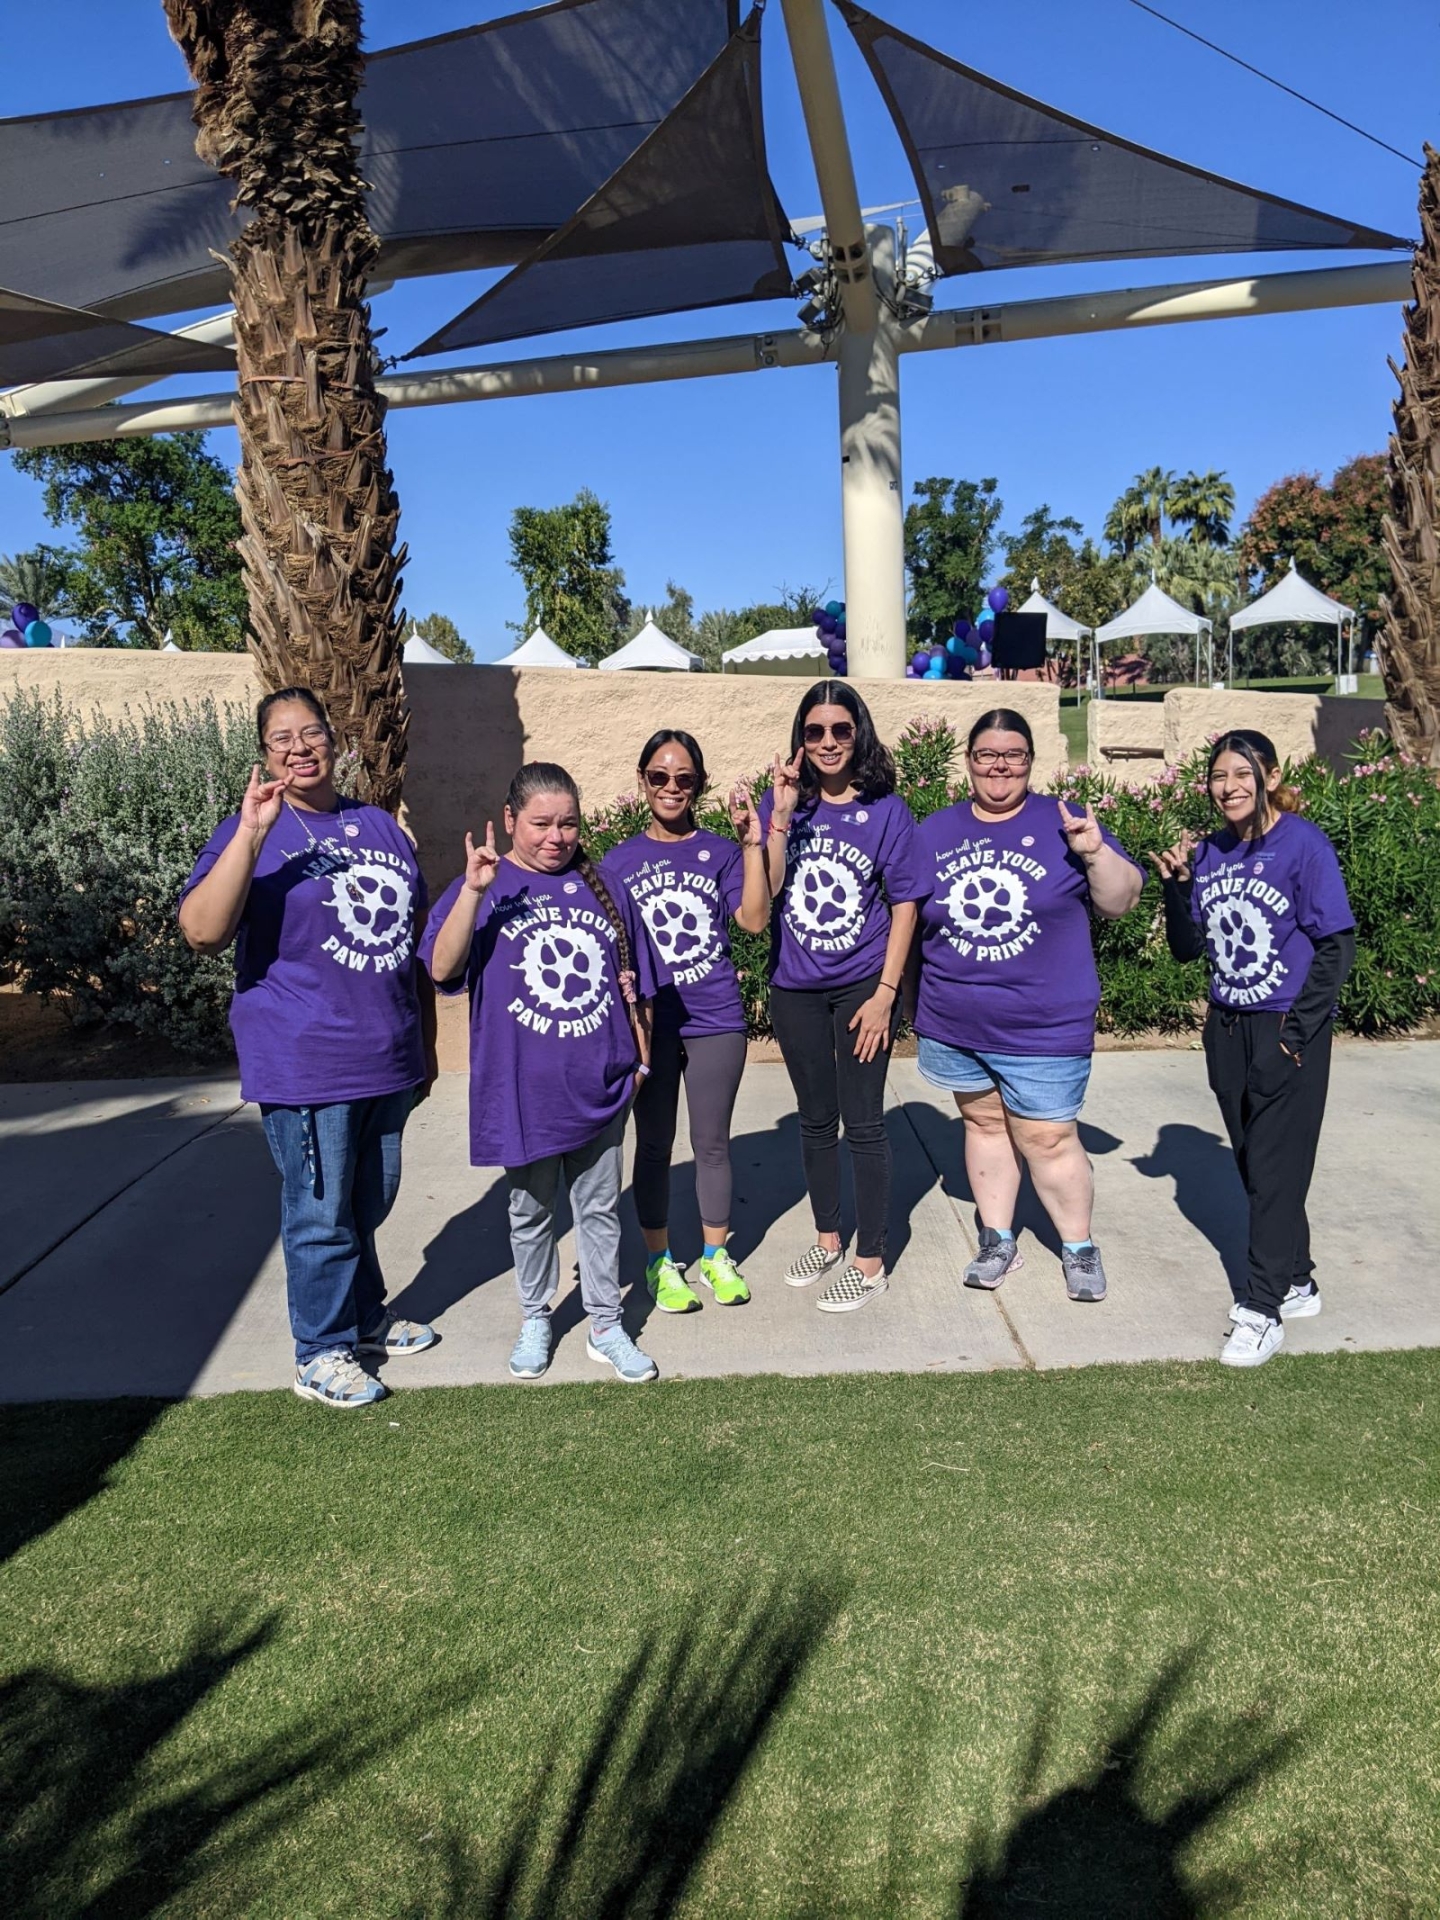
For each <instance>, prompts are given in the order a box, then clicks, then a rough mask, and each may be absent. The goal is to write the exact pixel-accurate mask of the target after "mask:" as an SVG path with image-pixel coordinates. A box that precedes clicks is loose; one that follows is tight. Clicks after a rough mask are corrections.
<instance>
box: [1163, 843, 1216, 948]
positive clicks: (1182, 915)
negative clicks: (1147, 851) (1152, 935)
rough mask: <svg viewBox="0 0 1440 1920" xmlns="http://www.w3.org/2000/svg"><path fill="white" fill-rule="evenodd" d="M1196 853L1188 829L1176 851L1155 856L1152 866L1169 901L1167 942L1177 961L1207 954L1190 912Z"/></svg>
mask: <svg viewBox="0 0 1440 1920" xmlns="http://www.w3.org/2000/svg"><path fill="white" fill-rule="evenodd" d="M1194 851H1195V836H1194V834H1193V833H1191V831H1190V829H1189V828H1188V827H1187V828H1186V829H1185V831H1184V833H1182V834H1181V836H1180V838H1179V839H1178V840H1177V841H1176V842H1175V844H1174V846H1173V847H1165V848H1163V849H1162V850H1161V851H1160V852H1159V853H1152V854H1151V855H1150V856H1149V858H1150V864H1151V866H1152V867H1154V869H1155V871H1156V872H1157V873H1158V874H1159V876H1160V886H1161V889H1162V892H1163V897H1164V901H1165V941H1166V944H1167V945H1168V947H1169V948H1170V952H1171V954H1172V956H1173V957H1174V958H1175V959H1176V960H1198V959H1199V958H1200V957H1201V955H1202V954H1203V953H1204V951H1205V936H1204V934H1203V933H1202V932H1201V931H1200V927H1199V924H1198V923H1197V921H1196V919H1195V915H1194V914H1193V912H1192V911H1191V908H1190V896H1191V894H1192V893H1193V892H1194V890H1195V874H1194V870H1193V868H1192V866H1191V863H1190V856H1191V854H1192V853H1193V852H1194Z"/></svg>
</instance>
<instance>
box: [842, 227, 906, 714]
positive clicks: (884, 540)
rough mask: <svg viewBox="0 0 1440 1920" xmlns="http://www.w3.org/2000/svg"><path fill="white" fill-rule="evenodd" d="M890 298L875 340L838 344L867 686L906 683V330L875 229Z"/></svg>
mask: <svg viewBox="0 0 1440 1920" xmlns="http://www.w3.org/2000/svg"><path fill="white" fill-rule="evenodd" d="M868 238H869V242H870V253H871V259H872V261H873V263H874V270H875V280H876V285H877V288H878V290H879V292H880V295H881V298H880V301H879V302H878V312H877V317H876V325H875V326H874V327H872V328H871V329H870V331H869V332H868V333H859V332H856V331H855V330H854V329H853V328H851V327H850V326H848V325H847V326H846V327H845V328H844V330H843V331H842V332H841V335H840V341H839V363H840V506H841V521H842V525H843V528H844V538H845V644H846V651H847V652H848V654H849V661H850V672H851V673H852V674H853V675H855V677H856V678H857V679H862V680H903V679H904V677H905V502H904V494H903V491H902V487H901V479H900V342H899V333H900V329H899V327H898V325H897V324H896V321H895V319H894V316H893V315H892V314H891V313H890V311H889V310H888V308H887V306H886V304H885V302H886V300H887V299H888V298H889V297H890V296H891V295H892V291H893V288H894V284H895V280H894V276H895V235H894V234H893V232H891V230H890V229H889V228H888V227H872V228H871V229H870V233H869V236H868Z"/></svg>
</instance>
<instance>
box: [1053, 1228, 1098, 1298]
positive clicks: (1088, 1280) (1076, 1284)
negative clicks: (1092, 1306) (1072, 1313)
mask: <svg viewBox="0 0 1440 1920" xmlns="http://www.w3.org/2000/svg"><path fill="white" fill-rule="evenodd" d="M1060 1264H1061V1266H1062V1267H1063V1268H1064V1269H1065V1291H1066V1293H1068V1294H1069V1296H1070V1298H1071V1299H1072V1300H1103V1299H1104V1298H1105V1266H1104V1262H1103V1261H1102V1260H1101V1258H1100V1249H1099V1247H1097V1246H1096V1244H1095V1242H1094V1241H1093V1240H1092V1241H1091V1242H1090V1244H1089V1246H1088V1247H1077V1248H1076V1249H1075V1251H1074V1252H1073V1253H1072V1252H1071V1251H1070V1249H1069V1248H1068V1247H1061V1249H1060Z"/></svg>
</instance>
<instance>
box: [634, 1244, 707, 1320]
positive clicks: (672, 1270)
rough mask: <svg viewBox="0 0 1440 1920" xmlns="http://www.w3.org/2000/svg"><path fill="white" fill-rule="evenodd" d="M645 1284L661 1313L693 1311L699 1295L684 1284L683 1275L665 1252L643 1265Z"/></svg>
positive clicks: (697, 1303)
mask: <svg viewBox="0 0 1440 1920" xmlns="http://www.w3.org/2000/svg"><path fill="white" fill-rule="evenodd" d="M645 1284H646V1286H647V1287H649V1289H650V1296H651V1298H652V1299H653V1300H654V1302H655V1304H656V1306H657V1307H658V1308H659V1309H660V1311H661V1313H693V1312H694V1311H695V1309H696V1307H698V1306H699V1304H700V1296H699V1294H698V1293H696V1292H695V1291H694V1290H693V1288H690V1287H687V1286H686V1284H685V1276H684V1274H683V1273H681V1271H680V1269H679V1267H677V1266H676V1264H675V1262H674V1261H673V1260H671V1259H670V1258H669V1257H668V1255H666V1254H659V1255H657V1256H656V1258H655V1259H654V1260H651V1261H649V1262H647V1264H646V1267H645Z"/></svg>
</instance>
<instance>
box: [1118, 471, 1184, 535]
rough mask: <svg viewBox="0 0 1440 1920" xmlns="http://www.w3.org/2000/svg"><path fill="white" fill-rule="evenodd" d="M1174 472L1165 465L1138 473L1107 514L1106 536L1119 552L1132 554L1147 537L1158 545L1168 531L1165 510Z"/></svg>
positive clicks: (1173, 479)
mask: <svg viewBox="0 0 1440 1920" xmlns="http://www.w3.org/2000/svg"><path fill="white" fill-rule="evenodd" d="M1174 481H1175V476H1174V474H1173V473H1171V472H1170V471H1169V469H1168V468H1165V467H1147V468H1146V469H1145V471H1144V473H1137V474H1136V476H1135V478H1134V479H1133V480H1132V481H1131V483H1130V485H1129V486H1128V487H1127V488H1126V489H1125V491H1124V493H1122V494H1121V495H1120V498H1119V499H1118V500H1117V501H1116V502H1115V504H1114V506H1113V507H1111V509H1110V511H1109V513H1108V514H1107V515H1106V516H1105V538H1106V539H1107V540H1108V541H1109V542H1110V544H1111V546H1112V547H1114V548H1115V550H1116V552H1117V553H1120V554H1123V555H1127V556H1128V555H1129V554H1132V553H1134V552H1135V550H1136V548H1137V547H1139V546H1141V545H1142V544H1143V542H1145V541H1146V540H1148V541H1149V542H1150V544H1151V546H1152V547H1158V546H1159V544H1160V542H1161V540H1162V539H1163V538H1164V535H1165V512H1166V508H1167V506H1168V504H1169V499H1170V489H1171V487H1172V486H1173V485H1174Z"/></svg>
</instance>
